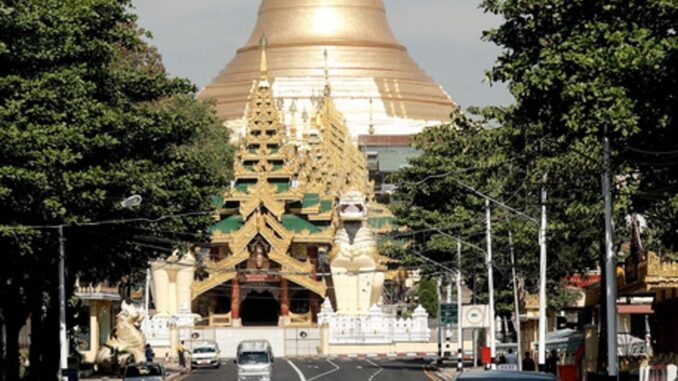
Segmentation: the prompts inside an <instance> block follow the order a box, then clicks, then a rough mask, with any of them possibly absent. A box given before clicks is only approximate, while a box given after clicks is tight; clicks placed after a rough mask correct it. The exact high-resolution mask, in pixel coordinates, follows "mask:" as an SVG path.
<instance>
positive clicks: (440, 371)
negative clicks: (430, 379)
mask: <svg viewBox="0 0 678 381" xmlns="http://www.w3.org/2000/svg"><path fill="white" fill-rule="evenodd" d="M482 369H483V368H482V367H478V368H464V371H472V370H482ZM432 371H433V372H432V374H433V375H435V376H436V377H438V378H439V379H441V380H442V381H451V380H454V378H455V377H456V376H457V364H456V363H455V362H444V363H443V364H442V365H435V364H434V365H433V368H432Z"/></svg>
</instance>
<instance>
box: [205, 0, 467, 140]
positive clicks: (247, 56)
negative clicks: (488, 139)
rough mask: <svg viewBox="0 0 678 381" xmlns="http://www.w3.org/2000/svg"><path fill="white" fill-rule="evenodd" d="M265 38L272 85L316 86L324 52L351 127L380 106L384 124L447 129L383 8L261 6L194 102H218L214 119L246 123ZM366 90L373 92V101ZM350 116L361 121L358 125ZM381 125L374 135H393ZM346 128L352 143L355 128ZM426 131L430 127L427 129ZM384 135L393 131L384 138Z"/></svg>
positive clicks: (342, 0)
mask: <svg viewBox="0 0 678 381" xmlns="http://www.w3.org/2000/svg"><path fill="white" fill-rule="evenodd" d="M264 35H265V36H266V37H267V39H268V73H269V76H270V77H271V79H272V81H276V80H278V79H280V78H311V79H315V80H316V82H315V83H318V82H320V83H322V82H321V81H322V77H323V75H324V57H323V51H324V49H327V51H328V53H329V56H330V61H329V76H330V81H331V82H332V83H333V84H334V83H335V82H337V83H339V84H341V83H343V85H337V86H336V88H337V90H338V91H337V93H336V94H334V96H333V98H334V99H335V101H337V103H338V104H341V103H342V101H343V102H345V103H346V102H348V103H350V102H353V103H350V105H349V104H348V103H346V104H347V105H346V106H345V107H344V108H342V109H341V111H342V113H344V114H346V118H347V119H349V120H351V121H352V120H367V119H368V118H367V117H366V116H367V115H366V114H368V113H371V112H372V111H373V110H368V108H369V109H371V108H373V106H372V105H373V103H374V104H375V106H374V107H375V112H376V111H377V110H376V108H377V105H376V104H377V103H379V107H381V109H383V112H385V114H387V115H388V117H393V118H401V119H407V120H418V121H422V123H423V121H428V122H430V121H446V120H448V119H449V115H450V112H451V111H452V109H453V108H454V102H453V101H452V100H451V99H450V97H449V96H448V95H447V94H446V93H445V92H444V91H443V89H442V88H441V87H440V86H439V85H438V84H436V83H435V82H433V80H432V79H431V78H430V77H429V76H427V75H426V74H425V73H424V72H423V71H422V70H421V69H420V68H419V67H418V66H417V64H416V63H415V62H414V60H413V59H412V58H411V57H410V56H409V55H408V53H407V49H406V48H405V47H404V46H402V45H401V44H400V43H399V42H398V41H397V40H396V38H395V36H394V35H393V32H392V31H391V29H390V27H389V25H388V21H387V19H386V11H385V8H384V4H383V2H382V1H381V0H262V2H261V6H260V8H259V17H258V20H257V23H256V26H255V28H254V31H253V32H252V34H251V37H250V38H249V40H248V41H247V42H246V43H245V45H244V46H243V47H242V48H241V49H239V50H238V52H237V54H236V56H235V58H233V60H232V61H231V62H230V63H229V64H228V65H227V66H226V67H225V68H224V69H223V70H222V71H221V73H219V75H218V76H217V77H216V78H215V79H214V80H213V81H212V83H210V84H209V85H208V86H207V87H205V88H204V89H203V90H202V91H201V93H200V95H199V96H200V97H201V98H214V99H215V100H216V108H217V112H218V114H219V116H220V117H222V118H225V119H227V120H235V119H240V118H242V117H243V116H244V112H245V108H246V107H245V106H246V104H247V100H248V97H249V96H250V94H251V92H252V90H253V89H254V88H255V87H256V81H257V80H258V78H259V74H260V72H259V48H258V45H259V40H260V39H261V37H262V36H264ZM362 79H366V80H368V81H367V82H365V81H362ZM365 83H368V85H369V86H368V87H370V86H373V87H374V92H373V93H370V90H369V89H367V88H366V87H365V86H366V85H365ZM295 86H299V85H295ZM303 86H314V85H313V84H312V83H311V84H307V85H303ZM303 86H301V87H303ZM339 87H341V88H342V89H343V90H342V89H340V88H339ZM293 90H294V91H297V90H299V89H293ZM302 90H303V91H302ZM306 90H308V89H301V90H299V93H298V94H297V95H296V96H295V98H299V99H310V98H311V94H310V90H308V91H306ZM317 90H318V91H322V88H319V89H317ZM276 96H279V95H278V94H276ZM373 98H374V99H373ZM361 100H362V101H364V102H361ZM355 101H358V102H357V103H356V102H355ZM379 101H381V102H383V105H381V102H379ZM368 104H369V106H368ZM340 108H341V107H340ZM354 114H360V115H359V117H358V118H357V119H356V118H355V117H354ZM369 118H371V116H370V117H369ZM364 123H367V121H365V122H364ZM371 123H372V122H371V121H370V124H371ZM375 123H378V122H375ZM382 123H383V124H384V126H383V128H381V129H380V127H379V126H377V128H376V133H377V134H394V133H395V134H398V133H399V131H398V127H392V126H386V124H388V121H383V122H382ZM350 124H351V132H352V135H353V138H356V137H357V136H355V135H356V134H355V133H354V130H355V127H354V125H353V124H354V123H350ZM409 124H410V125H412V122H409ZM414 124H416V123H414ZM430 124H433V123H427V125H430ZM389 127H392V128H395V129H396V130H397V131H393V130H392V129H391V130H388V131H387V129H388V128H389ZM420 127H424V126H423V125H422V126H420ZM361 131H362V132H361V133H364V130H361ZM402 133H403V134H409V133H412V130H408V131H404V130H403V131H402Z"/></svg>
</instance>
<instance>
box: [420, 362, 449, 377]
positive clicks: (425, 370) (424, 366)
mask: <svg viewBox="0 0 678 381" xmlns="http://www.w3.org/2000/svg"><path fill="white" fill-rule="evenodd" d="M427 366H429V365H427V364H424V365H422V366H421V369H422V370H423V371H424V374H425V375H426V377H428V378H429V379H430V380H431V381H440V380H441V378H440V377H438V376H434V375H433V374H431V373H430V372H429V371H428V370H427V369H426V367H427ZM443 381H445V380H444V379H443Z"/></svg>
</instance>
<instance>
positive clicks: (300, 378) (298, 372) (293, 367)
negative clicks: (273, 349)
mask: <svg viewBox="0 0 678 381" xmlns="http://www.w3.org/2000/svg"><path fill="white" fill-rule="evenodd" d="M287 363H288V364H290V366H291V367H292V369H294V370H295V371H296V372H297V375H298V376H299V381H307V380H306V377H304V374H303V373H302V372H301V370H300V369H299V368H297V366H296V365H294V363H293V362H292V361H291V360H287Z"/></svg>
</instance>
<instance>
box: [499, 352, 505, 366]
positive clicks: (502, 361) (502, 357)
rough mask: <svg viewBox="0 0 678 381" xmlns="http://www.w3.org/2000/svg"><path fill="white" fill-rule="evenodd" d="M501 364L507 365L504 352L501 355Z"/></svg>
mask: <svg viewBox="0 0 678 381" xmlns="http://www.w3.org/2000/svg"><path fill="white" fill-rule="evenodd" d="M499 364H506V356H504V353H503V352H502V353H501V354H500V355H499Z"/></svg>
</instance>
